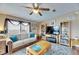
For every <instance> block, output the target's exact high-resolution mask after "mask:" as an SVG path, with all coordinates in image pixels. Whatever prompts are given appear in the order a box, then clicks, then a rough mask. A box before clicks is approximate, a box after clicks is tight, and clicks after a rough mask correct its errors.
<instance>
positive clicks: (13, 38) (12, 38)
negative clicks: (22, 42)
mask: <svg viewBox="0 0 79 59" xmlns="http://www.w3.org/2000/svg"><path fill="white" fill-rule="evenodd" d="M10 39H11V40H12V41H13V42H16V41H17V39H18V38H17V36H16V35H12V36H11V37H10Z"/></svg>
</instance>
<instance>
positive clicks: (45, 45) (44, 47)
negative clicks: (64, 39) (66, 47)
mask: <svg viewBox="0 0 79 59" xmlns="http://www.w3.org/2000/svg"><path fill="white" fill-rule="evenodd" d="M33 45H39V46H41V50H40V51H38V52H37V51H35V50H33V49H32V46H33ZM33 45H31V46H29V47H27V48H26V54H28V55H43V54H45V53H46V52H47V51H48V50H49V49H50V48H51V44H50V42H48V41H45V40H40V41H39V42H37V43H35V44H33Z"/></svg>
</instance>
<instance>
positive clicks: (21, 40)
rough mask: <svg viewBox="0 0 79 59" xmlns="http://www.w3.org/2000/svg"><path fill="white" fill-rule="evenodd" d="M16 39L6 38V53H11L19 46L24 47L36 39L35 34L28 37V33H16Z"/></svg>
mask: <svg viewBox="0 0 79 59" xmlns="http://www.w3.org/2000/svg"><path fill="white" fill-rule="evenodd" d="M16 36H17V41H15V42H13V41H12V40H11V38H8V39H7V47H8V53H9V54H11V53H12V52H13V51H16V50H18V49H20V48H23V47H26V46H28V45H29V44H31V43H33V42H35V41H36V36H35V35H34V37H30V34H24V33H22V34H17V35H16Z"/></svg>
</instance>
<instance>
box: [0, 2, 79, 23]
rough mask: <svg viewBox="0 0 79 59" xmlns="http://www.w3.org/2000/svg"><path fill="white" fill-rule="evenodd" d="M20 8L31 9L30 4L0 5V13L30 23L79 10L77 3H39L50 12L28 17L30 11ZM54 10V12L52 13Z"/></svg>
mask: <svg viewBox="0 0 79 59" xmlns="http://www.w3.org/2000/svg"><path fill="white" fill-rule="evenodd" d="M22 6H29V7H32V4H31V3H0V13H1V14H8V15H12V16H17V17H21V18H24V19H26V20H32V21H38V22H39V21H44V20H51V19H53V18H54V17H56V16H60V15H64V14H66V13H69V12H73V11H76V10H79V4H77V3H40V7H44V8H49V9H50V11H41V12H42V14H43V16H39V14H34V13H33V14H32V15H29V13H30V12H31V10H29V9H26V8H24V7H22ZM53 9H56V12H52V10H53Z"/></svg>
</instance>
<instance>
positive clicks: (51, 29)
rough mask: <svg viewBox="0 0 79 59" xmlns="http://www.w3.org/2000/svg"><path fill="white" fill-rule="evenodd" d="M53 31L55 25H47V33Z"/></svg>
mask: <svg viewBox="0 0 79 59" xmlns="http://www.w3.org/2000/svg"><path fill="white" fill-rule="evenodd" d="M52 33H53V27H52V26H47V27H46V34H52Z"/></svg>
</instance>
